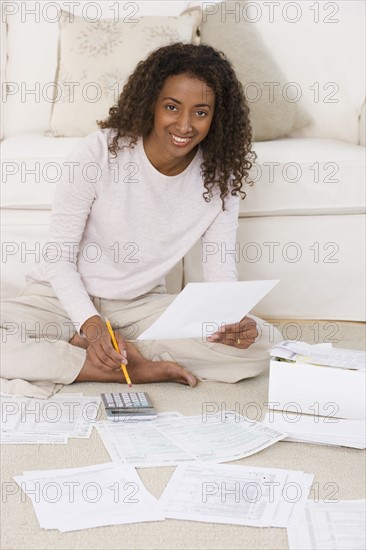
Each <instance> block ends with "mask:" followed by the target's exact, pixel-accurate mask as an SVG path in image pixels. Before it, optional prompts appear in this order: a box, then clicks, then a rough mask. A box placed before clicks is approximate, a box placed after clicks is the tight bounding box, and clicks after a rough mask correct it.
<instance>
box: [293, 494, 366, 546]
mask: <svg viewBox="0 0 366 550" xmlns="http://www.w3.org/2000/svg"><path fill="white" fill-rule="evenodd" d="M365 518H366V501H365V500H340V501H337V502H328V503H326V502H314V501H312V500H308V502H307V503H306V506H305V508H304V510H303V511H302V512H301V515H300V518H299V522H298V524H297V525H296V528H292V527H291V528H289V529H288V530H287V538H288V543H289V547H290V550H345V549H347V550H364V548H366V536H365V534H366V523H365Z"/></svg>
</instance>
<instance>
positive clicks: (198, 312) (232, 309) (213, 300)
mask: <svg viewBox="0 0 366 550" xmlns="http://www.w3.org/2000/svg"><path fill="white" fill-rule="evenodd" d="M278 282H279V281H278V280H268V281H239V282H232V283H229V282H227V283H188V284H187V286H185V288H184V289H183V290H182V292H181V293H180V294H179V295H178V296H177V298H176V299H175V300H174V302H172V303H171V304H170V306H169V307H168V308H167V309H166V310H165V311H164V313H163V314H162V315H161V316H160V317H159V319H157V321H155V323H153V324H152V325H151V326H150V327H149V328H148V329H147V330H145V332H143V333H142V334H140V336H139V337H138V340H156V339H164V340H165V339H170V338H204V339H205V338H207V337H208V336H211V335H212V334H213V333H214V332H217V330H218V329H219V328H220V327H221V326H222V324H227V323H237V322H239V321H240V320H241V319H242V318H243V317H244V316H245V315H246V314H247V313H249V311H250V310H251V309H252V308H253V307H254V306H255V305H256V304H257V303H258V302H259V301H260V300H262V298H264V296H265V295H266V294H268V292H270V290H272V288H273V287H274V286H275V285H276V284H277V283H278Z"/></svg>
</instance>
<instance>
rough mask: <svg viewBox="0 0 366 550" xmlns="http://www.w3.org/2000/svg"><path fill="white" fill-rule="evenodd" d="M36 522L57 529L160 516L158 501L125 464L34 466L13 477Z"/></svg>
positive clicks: (133, 520)
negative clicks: (30, 502) (32, 509)
mask: <svg viewBox="0 0 366 550" xmlns="http://www.w3.org/2000/svg"><path fill="white" fill-rule="evenodd" d="M14 480H15V481H16V482H17V483H18V485H20V487H21V489H22V490H23V491H24V492H25V493H26V494H28V496H29V498H30V499H31V501H32V504H33V508H34V511H35V513H36V515H37V519H38V521H39V524H40V527H41V528H43V529H58V530H59V531H61V532H66V531H76V530H79V529H87V528H91V527H101V526H105V525H122V524H127V523H137V522H143V521H160V520H163V519H164V515H163V513H162V511H161V507H160V505H159V502H158V501H157V499H156V498H155V497H153V495H151V494H150V493H149V492H148V491H147V490H146V489H145V487H144V485H143V484H142V482H141V480H140V478H139V476H138V474H137V472H136V470H135V469H134V468H133V467H132V466H129V465H127V464H115V463H108V464H98V465H93V466H86V467H84V468H69V469H62V470H38V471H32V472H23V475H21V476H16V477H14Z"/></svg>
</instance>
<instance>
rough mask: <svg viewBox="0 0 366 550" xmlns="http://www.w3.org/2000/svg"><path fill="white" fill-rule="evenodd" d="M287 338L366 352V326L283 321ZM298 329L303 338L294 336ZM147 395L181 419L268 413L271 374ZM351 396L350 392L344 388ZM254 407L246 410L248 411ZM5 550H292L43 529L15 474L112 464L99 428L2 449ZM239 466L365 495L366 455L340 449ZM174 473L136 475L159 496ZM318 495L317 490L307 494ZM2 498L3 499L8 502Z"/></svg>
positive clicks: (289, 451) (214, 532) (257, 534)
mask: <svg viewBox="0 0 366 550" xmlns="http://www.w3.org/2000/svg"><path fill="white" fill-rule="evenodd" d="M279 328H280V330H281V331H282V334H283V335H284V337H285V338H291V339H292V338H298V337H300V338H301V340H303V341H307V342H309V343H319V342H323V341H329V338H331V341H332V342H333V344H334V346H336V347H348V348H352V349H365V326H364V325H363V324H361V323H349V322H329V321H297V322H294V321H280V325H279ZM295 331H297V332H298V335H295ZM140 388H141V390H144V391H148V392H149V394H150V395H151V397H152V399H153V401H154V403H155V404H156V407H157V409H158V410H159V411H171V410H178V411H180V412H181V413H183V414H186V415H190V414H200V413H201V410H202V406H203V404H204V403H207V402H211V403H217V404H218V406H221V404H222V407H226V408H235V405H236V404H239V405H236V406H237V407H238V406H239V407H240V408H241V409H243V407H244V408H246V405H247V404H248V403H252V402H255V403H257V404H258V405H259V406H260V407H261V408H262V409H263V412H264V406H263V404H264V403H265V402H266V400H267V391H268V377H267V376H266V375H263V376H260V377H258V378H254V379H250V380H247V381H243V382H239V383H237V384H234V385H229V384H221V383H216V382H210V383H201V384H200V385H199V386H198V387H197V388H194V389H190V388H186V387H183V386H180V385H178V384H156V385H145V386H140V387H139V389H140ZM106 390H107V391H108V390H110V391H113V390H118V387H116V385H113V384H104V385H101V384H92V383H83V384H75V385H73V386H69V387H64V388H63V390H62V391H63V392H64V393H70V392H83V393H84V394H85V395H98V394H99V393H100V392H101V391H106ZM345 391H347V388H345ZM249 411H250V409H248V413H249ZM1 451H2V452H1V469H2V484H1V486H2V492H3V495H2V497H3V498H2V504H1V506H2V513H1V548H2V549H3V550H10V549H11V550H20V549H37V550H46V549H55V550H59V549H78V550H86V549H88V550H92V549H99V550H109V549H126V550H132V549H138V550H141V549H159V550H160V549H169V550H172V549H180V548H185V549H212V550H214V549H227V550H229V549H237V548H240V549H248V550H249V549H250V550H253V549H271V550H275V549H287V548H288V545H287V537H286V530H285V529H268V528H263V529H259V528H252V527H238V526H231V525H211V524H205V523H198V522H188V521H175V520H166V521H164V522H159V523H158V522H156V523H145V524H135V525H126V526H113V527H102V528H97V529H87V530H83V531H78V532H74V533H64V534H60V533H59V532H58V531H56V530H52V531H43V530H41V529H40V527H39V525H38V521H37V519H36V517H35V514H34V512H33V508H32V505H31V503H30V501H29V499H28V498H27V497H24V495H23V494H22V493H21V492H20V491H19V492H17V494H15V495H13V496H7V497H6V498H5V493H4V488H5V487H7V488H8V489H9V487H10V486H9V485H7V484H9V483H14V482H13V480H12V476H13V475H17V474H21V473H22V472H23V471H24V470H35V469H51V468H71V467H79V466H86V465H91V464H98V463H103V462H109V460H110V459H109V455H108V454H107V452H106V450H105V448H104V446H103V444H102V443H101V441H100V439H99V436H98V435H97V433H96V431H95V430H93V434H92V436H91V438H90V439H89V440H77V439H72V440H71V442H70V443H69V444H68V445H66V446H60V445H58V446H57V445H55V446H52V445H39V446H37V445H28V446H27V445H24V446H15V445H14V446H13V445H12V446H3V447H2V449H1ZM235 464H243V465H253V466H266V467H275V468H289V469H299V470H304V471H305V472H309V473H314V474H315V479H314V482H315V487H316V490H317V491H318V494H319V498H320V499H324V498H327V497H328V498H332V499H335V498H337V499H358V498H365V495H364V487H365V454H364V451H360V450H356V449H348V448H341V447H331V446H323V445H311V444H304V443H286V442H279V443H276V444H275V445H273V446H272V447H270V448H268V449H265V450H264V451H262V452H260V453H257V454H256V455H254V456H251V457H249V458H246V459H242V460H239V461H236V462H235ZM173 470H174V468H148V469H140V470H138V472H139V474H140V476H141V478H142V481H143V482H144V484H145V486H146V487H147V489H148V490H150V491H151V492H152V493H153V494H154V495H155V496H156V497H159V496H160V495H161V493H162V491H163V489H164V487H165V485H166V484H167V482H168V480H169V478H170V476H171V474H172V472H173ZM310 497H311V498H315V493H312V494H311V495H310ZM4 500H5V502H4Z"/></svg>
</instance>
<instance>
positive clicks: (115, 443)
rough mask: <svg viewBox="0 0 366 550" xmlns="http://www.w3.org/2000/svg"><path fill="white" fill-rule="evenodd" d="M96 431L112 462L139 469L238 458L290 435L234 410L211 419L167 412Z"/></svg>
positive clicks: (99, 425)
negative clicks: (149, 418)
mask: <svg viewBox="0 0 366 550" xmlns="http://www.w3.org/2000/svg"><path fill="white" fill-rule="evenodd" d="M96 428H97V430H98V432H99V435H100V436H101V439H102V441H103V443H104V445H105V447H106V449H107V451H108V453H109V455H110V457H111V459H112V460H114V461H119V462H127V463H129V464H133V465H134V466H138V467H143V466H171V465H175V464H179V463H181V462H191V461H204V462H215V463H219V462H228V461H231V460H238V459H239V458H244V457H246V456H250V455H252V454H254V453H257V452H258V451H261V450H262V449H265V448H266V447H269V446H270V445H273V444H274V443H276V442H277V441H280V440H281V439H283V438H284V437H286V434H283V433H280V432H278V431H276V430H274V429H272V428H268V427H265V426H264V425H262V424H260V423H259V422H254V421H252V420H249V419H248V418H245V417H244V416H240V415H238V414H236V413H235V412H233V411H224V412H222V413H219V414H217V415H212V416H210V417H208V418H207V421H204V419H203V417H202V416H201V415H200V416H180V415H178V414H177V413H169V414H165V415H158V418H157V419H156V420H149V421H145V422H144V421H139V422H131V421H130V422H119V423H112V422H98V423H97V424H96Z"/></svg>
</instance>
